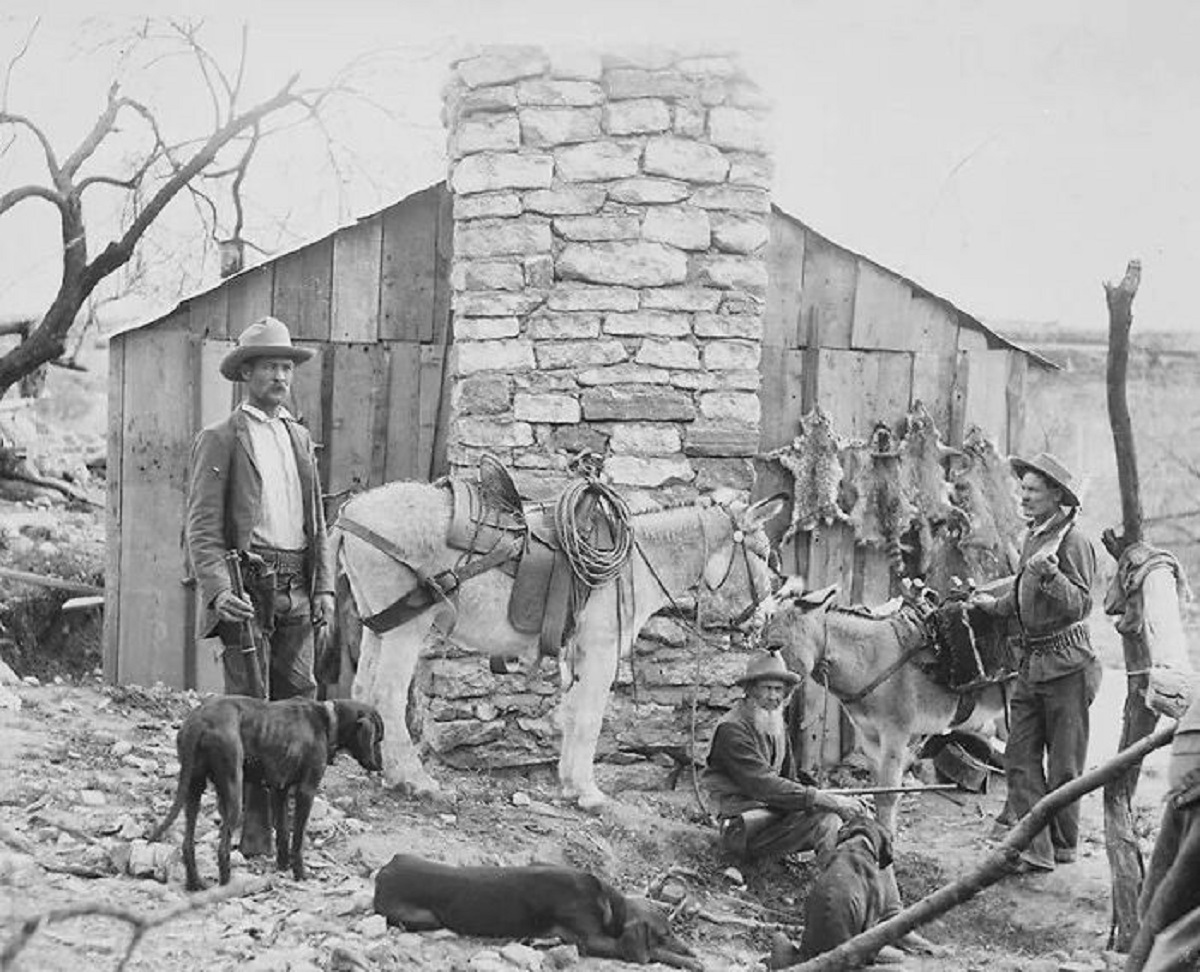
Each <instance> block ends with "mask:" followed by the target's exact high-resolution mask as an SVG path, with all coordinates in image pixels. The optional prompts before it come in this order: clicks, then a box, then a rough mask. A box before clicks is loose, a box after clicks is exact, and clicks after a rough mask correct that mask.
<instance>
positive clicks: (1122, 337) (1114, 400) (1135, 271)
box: [1104, 260, 1142, 545]
mask: <svg viewBox="0 0 1200 972" xmlns="http://www.w3.org/2000/svg"><path fill="white" fill-rule="evenodd" d="M1141 281H1142V262H1141V261H1140V260H1130V261H1129V266H1128V267H1126V268H1125V279H1123V280H1122V281H1121V282H1120V283H1119V284H1113V283H1105V285H1104V297H1105V300H1106V301H1107V302H1108V373H1107V384H1108V422H1109V425H1111V426H1112V434H1113V445H1114V446H1115V447H1116V451H1117V482H1118V484H1119V485H1120V488H1121V521H1122V530H1123V539H1124V542H1125V544H1126V545H1128V544H1131V543H1135V542H1136V541H1138V540H1141V539H1142V497H1141V491H1140V489H1139V486H1138V471H1137V450H1136V448H1135V447H1134V441H1133V424H1132V423H1131V422H1130V421H1129V403H1128V401H1127V399H1126V396H1125V375H1126V373H1127V371H1128V370H1129V330H1130V328H1131V327H1132V326H1133V298H1134V297H1135V296H1136V295H1137V291H1138V285H1139V284H1140V283H1141Z"/></svg>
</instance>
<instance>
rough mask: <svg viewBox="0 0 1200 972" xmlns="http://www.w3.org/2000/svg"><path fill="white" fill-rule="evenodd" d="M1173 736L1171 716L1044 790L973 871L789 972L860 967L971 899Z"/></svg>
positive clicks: (830, 971) (842, 971)
mask: <svg viewBox="0 0 1200 972" xmlns="http://www.w3.org/2000/svg"><path fill="white" fill-rule="evenodd" d="M1174 735H1175V722H1174V721H1172V722H1171V723H1170V724H1169V725H1167V726H1165V727H1163V728H1162V729H1159V730H1157V731H1156V732H1154V733H1151V734H1150V735H1149V736H1147V737H1146V738H1145V739H1142V740H1141V741H1140V742H1137V743H1135V744H1134V745H1133V746H1130V747H1129V748H1128V749H1124V750H1122V751H1121V752H1119V753H1117V755H1116V756H1114V757H1113V758H1112V759H1110V760H1108V762H1106V763H1102V764H1101V765H1100V766H1097V767H1096V768H1095V769H1092V770H1088V772H1086V773H1084V774H1083V775H1082V776H1078V777H1076V778H1075V779H1073V780H1071V782H1070V783H1065V784H1064V785H1062V786H1060V787H1059V788H1058V789H1057V790H1052V791H1051V792H1049V793H1047V794H1046V795H1045V796H1044V797H1042V799H1040V800H1039V801H1038V802H1037V803H1036V804H1035V805H1034V807H1033V809H1032V810H1030V811H1029V813H1027V814H1026V815H1025V816H1024V817H1022V818H1021V821H1020V822H1019V823H1018V824H1017V825H1016V826H1015V827H1014V828H1013V829H1012V830H1011V831H1010V832H1009V834H1008V836H1007V837H1006V838H1005V839H1004V841H1003V843H1001V844H1000V846H999V847H997V848H996V849H995V850H994V851H992V852H991V853H990V854H988V855H987V857H986V858H984V861H983V863H982V864H980V865H979V866H978V867H977V868H976V869H975V870H974V871H971V872H970V873H969V874H966V875H964V876H963V877H961V878H958V879H957V880H955V881H952V882H951V883H950V884H946V885H943V886H942V887H940V888H938V889H937V890H936V891H934V892H933V893H932V894H930V895H927V896H926V897H924V898H922V899H921V900H920V901H918V902H917V903H916V904H913V905H909V907H907V908H905V909H904V910H903V911H901V912H900V913H899V914H898V915H895V916H893V917H892V918H889V919H888V920H887V921H884V922H880V923H879V924H878V925H875V926H874V927H872V928H868V929H867V930H866V931H865V932H863V933H862V934H861V935H856V936H855V937H854V938H852V939H850V941H848V942H843V943H842V944H841V945H839V946H838V947H837V948H835V949H833V951H831V952H826V953H825V954H824V955H818V956H817V957H816V958H813V959H809V960H808V961H807V962H802V963H801V964H799V965H794V966H791V968H792V969H793V970H794V972H845V970H847V969H857V968H861V967H862V966H863V965H865V964H866V963H867V962H868V961H869V960H870V959H871V958H872V956H874V955H875V953H876V952H878V951H879V950H880V949H881V948H883V946H884V945H890V944H892V943H893V942H896V941H899V940H900V939H901V938H903V937H904V936H905V935H907V934H908V933H909V932H910V931H913V930H914V929H916V928H919V927H920V926H921V925H924V924H925V923H926V922H929V921H932V920H933V919H934V918H937V917H938V916H939V915H942V914H944V913H945V912H947V911H949V910H950V909H951V908H954V907H956V906H957V905H960V904H962V903H963V902H964V901H967V900H969V899H970V898H973V897H974V896H975V895H977V894H978V893H979V892H980V891H982V890H983V889H984V888H986V887H989V886H991V885H993V884H995V883H996V882H997V881H999V880H1000V879H1001V878H1003V877H1005V876H1007V875H1008V874H1009V868H1010V867H1011V866H1012V865H1014V864H1016V862H1017V861H1018V860H1019V859H1020V856H1021V851H1023V850H1024V849H1025V848H1026V847H1028V846H1029V845H1030V843H1032V842H1033V838H1034V837H1035V836H1036V835H1037V833H1038V832H1039V831H1040V830H1041V829H1042V828H1043V827H1045V826H1046V825H1047V824H1048V823H1049V822H1050V818H1051V817H1053V816H1054V814H1056V813H1057V812H1058V811H1059V810H1061V809H1062V808H1063V807H1065V806H1067V805H1068V804H1071V803H1074V802H1075V801H1076V800H1078V799H1079V798H1080V797H1082V796H1083V795H1084V794H1085V793H1090V792H1091V791H1092V790H1095V789H1097V788H1099V787H1101V786H1103V785H1104V784H1105V783H1107V782H1108V781H1109V780H1112V779H1115V778H1116V777H1118V776H1120V775H1121V774H1123V773H1124V772H1125V771H1126V770H1127V769H1128V768H1129V767H1130V766H1131V765H1134V764H1137V763H1140V762H1141V761H1142V759H1144V758H1145V757H1146V755H1147V754H1149V753H1152V752H1153V751H1154V750H1156V749H1158V748H1159V747H1161V746H1165V745H1166V744H1167V743H1169V742H1170V741H1171V738H1172V736H1174Z"/></svg>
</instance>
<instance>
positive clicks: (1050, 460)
mask: <svg viewBox="0 0 1200 972" xmlns="http://www.w3.org/2000/svg"><path fill="white" fill-rule="evenodd" d="M1008 464H1009V466H1011V467H1012V471H1013V474H1014V475H1015V476H1017V478H1018V479H1019V478H1020V477H1021V476H1024V475H1025V474H1026V473H1027V472H1035V473H1037V474H1038V475H1039V476H1041V477H1042V478H1043V479H1046V480H1049V481H1050V483H1052V484H1053V485H1055V486H1057V487H1058V488H1059V489H1060V490H1062V494H1063V505H1064V506H1078V505H1079V494H1078V493H1077V492H1076V489H1077V486H1076V483H1075V477H1074V476H1073V475H1071V470H1069V469H1068V468H1067V467H1066V466H1064V465H1063V463H1062V460H1061V459H1059V458H1058V457H1057V456H1055V455H1051V454H1050V453H1049V452H1039V453H1038V454H1037V455H1036V456H1034V457H1033V458H1032V459H1022V458H1021V457H1020V456H1012V457H1010V458H1009V460H1008Z"/></svg>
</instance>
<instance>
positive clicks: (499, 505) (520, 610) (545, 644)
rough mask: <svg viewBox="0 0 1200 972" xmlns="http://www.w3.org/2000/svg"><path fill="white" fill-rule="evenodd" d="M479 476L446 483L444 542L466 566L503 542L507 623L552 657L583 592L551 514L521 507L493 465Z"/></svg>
mask: <svg viewBox="0 0 1200 972" xmlns="http://www.w3.org/2000/svg"><path fill="white" fill-rule="evenodd" d="M485 469H487V470H488V471H487V473H486V475H485V474H484V470H485ZM480 473H481V475H480V480H479V482H478V483H473V482H471V481H470V480H465V479H449V480H446V481H445V482H446V483H447V484H448V486H449V488H450V494H451V512H450V526H449V529H448V531H447V535H446V542H447V543H448V544H449V545H450V546H451V547H453V548H454V549H456V550H461V551H463V553H464V554H465V556H466V557H467V558H468V559H467V560H466V563H467V564H470V563H471V560H470V558H472V557H486V556H488V555H489V554H490V553H492V551H494V550H496V549H497V548H498V546H503V545H505V544H507V549H508V550H509V551H510V552H509V555H508V556H507V557H505V558H504V560H502V561H501V562H500V563H499V564H498V565H497V566H498V567H499V569H500V570H503V571H504V572H505V573H506V574H508V575H509V576H510V577H512V578H513V588H512V594H511V595H510V596H509V600H508V622H509V624H511V625H512V626H513V627H514V628H516V629H517V630H518V631H520V632H522V633H524V634H537V635H538V650H539V651H540V652H541V653H542V654H543V655H551V656H554V657H557V656H558V654H559V651H560V650H561V648H562V645H563V643H564V642H565V641H566V639H567V638H568V637H569V636H570V634H571V628H572V622H573V620H574V616H575V614H576V613H577V611H578V609H579V608H581V607H582V606H583V605H582V603H581V602H582V599H583V598H585V597H586V589H581V588H580V585H577V584H576V582H575V574H574V571H573V569H572V567H571V563H570V561H569V560H568V558H567V555H566V552H565V551H564V550H563V546H562V544H561V543H560V542H559V538H558V529H557V526H556V524H555V521H554V518H553V516H552V515H551V512H550V510H549V509H548V508H547V507H544V506H535V505H529V506H526V505H525V504H524V502H523V500H522V499H521V495H520V493H519V492H518V491H517V488H516V485H515V484H514V483H513V481H512V478H511V477H510V476H509V475H508V471H507V470H505V469H504V467H503V466H500V465H499V464H498V463H495V464H491V465H489V466H483V465H481V466H480ZM460 576H461V575H460Z"/></svg>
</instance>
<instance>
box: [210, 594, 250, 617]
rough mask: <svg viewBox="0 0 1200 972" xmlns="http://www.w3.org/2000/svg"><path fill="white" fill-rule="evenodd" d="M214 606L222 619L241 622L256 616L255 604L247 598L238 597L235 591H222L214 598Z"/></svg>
mask: <svg viewBox="0 0 1200 972" xmlns="http://www.w3.org/2000/svg"><path fill="white" fill-rule="evenodd" d="M213 607H214V608H215V609H216V612H217V617H219V618H220V619H221V620H222V621H232V622H234V623H235V624H240V623H241V622H242V621H249V620H250V619H251V618H252V617H254V605H253V604H251V603H250V602H249V601H247V600H246V599H245V598H242V597H238V596H237V595H236V594H234V593H233V591H221V593H220V594H218V595H217V596H216V598H215V599H214V600H213Z"/></svg>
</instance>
